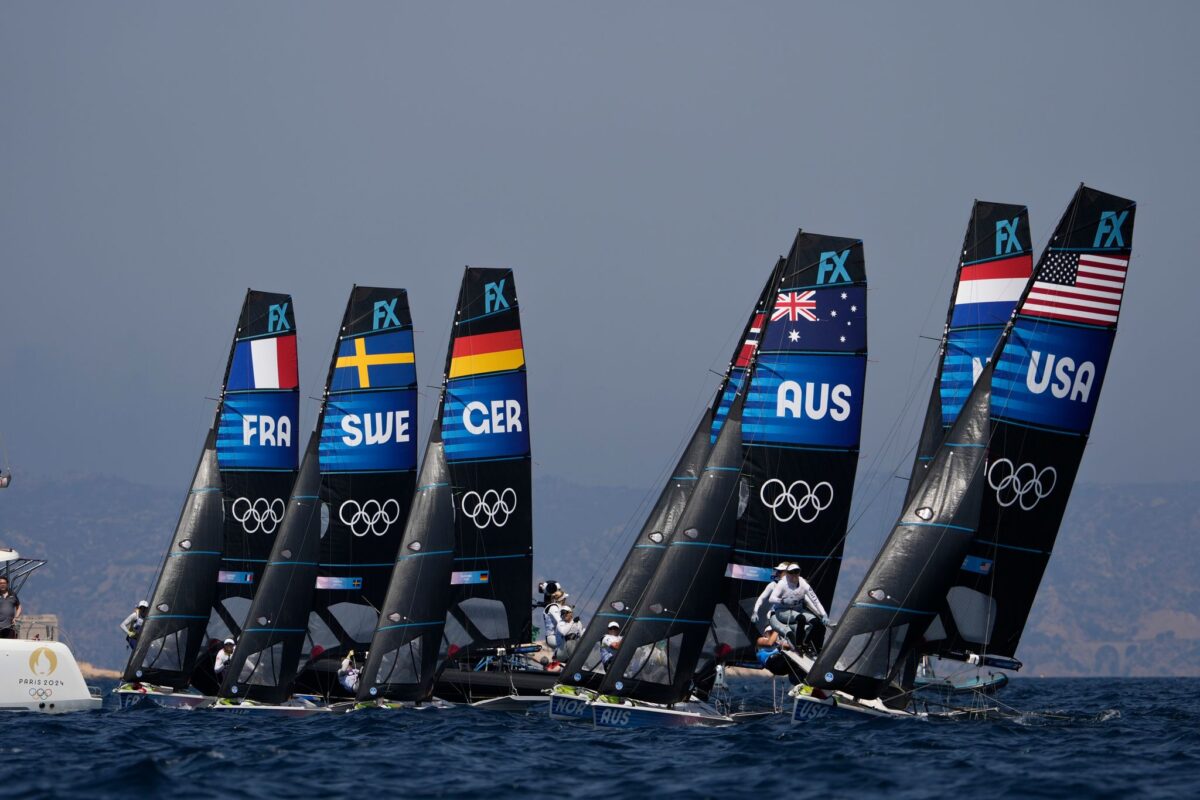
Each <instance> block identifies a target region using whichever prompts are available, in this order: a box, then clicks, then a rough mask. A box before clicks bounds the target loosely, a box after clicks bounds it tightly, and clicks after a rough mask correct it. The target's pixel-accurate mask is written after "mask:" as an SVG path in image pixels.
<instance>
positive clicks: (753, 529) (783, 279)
mask: <svg viewBox="0 0 1200 800" xmlns="http://www.w3.org/2000/svg"><path fill="white" fill-rule="evenodd" d="M774 295H775V296H774V297H773V298H772V301H771V303H770V304H769V305H768V310H769V312H770V313H769V319H768V320H767V322H766V329H765V331H764V332H763V336H762V343H761V345H760V347H759V351H758V356H757V359H758V360H757V365H756V367H755V371H754V378H753V380H752V381H751V384H750V389H749V393H748V394H747V397H746V411H745V417H744V420H743V424H742V436H743V439H744V441H745V463H744V465H743V469H742V483H741V486H740V487H739V491H740V499H741V502H742V503H743V504H744V506H745V511H744V513H742V514H741V515H739V518H738V523H737V538H736V541H735V543H734V548H733V552H732V556H731V558H730V563H729V566H728V568H727V570H726V580H725V592H724V598H723V602H722V603H721V605H719V606H718V608H717V611H716V615H715V617H714V626H713V632H714V638H713V640H712V641H711V642H710V644H711V646H712V648H713V650H712V653H711V656H712V657H713V658H717V657H720V656H722V655H724V656H725V657H727V658H733V659H738V660H745V659H747V658H751V657H752V654H753V647H754V641H755V639H756V638H757V636H758V627H757V626H756V625H755V624H754V623H753V622H752V620H751V613H752V611H753V608H754V603H755V600H756V599H757V598H758V596H759V594H760V593H761V592H762V590H763V587H764V586H765V583H766V582H767V581H769V580H770V579H771V572H772V568H773V567H774V566H775V565H776V564H777V563H779V562H781V561H786V562H794V563H797V564H799V565H800V567H801V569H802V572H803V575H804V577H805V579H806V580H807V581H808V582H809V584H811V585H812V587H813V589H814V591H815V592H816V593H817V596H818V597H819V598H820V599H821V602H822V604H823V605H824V606H825V607H826V608H828V607H829V605H830V604H831V602H832V601H833V593H834V590H835V589H836V587H837V579H838V574H839V572H840V571H841V565H842V549H843V543H844V541H845V537H846V528H847V526H848V524H849V518H850V500H851V497H852V495H853V491H854V478H855V474H856V472H857V469H858V451H859V442H860V438H861V434H862V409H863V398H864V390H865V382H866V369H867V276H866V262H865V258H864V256H863V245H862V241H861V240H859V239H848V238H841V237H834V236H825V235H822V234H817V233H808V232H803V231H801V232H799V233H797V235H796V238H795V241H794V242H793V244H792V248H791V251H790V252H789V253H788V257H787V261H786V263H785V264H784V265H783V268H782V271H781V273H780V275H779V277H778V289H777V290H776V291H775V292H774ZM760 624H761V622H760ZM706 653H707V651H706Z"/></svg>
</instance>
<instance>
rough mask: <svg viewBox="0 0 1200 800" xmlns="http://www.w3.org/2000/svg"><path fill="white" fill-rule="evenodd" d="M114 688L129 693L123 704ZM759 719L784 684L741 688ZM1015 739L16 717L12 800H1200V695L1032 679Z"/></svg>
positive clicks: (0, 776) (1014, 686) (1002, 731)
mask: <svg viewBox="0 0 1200 800" xmlns="http://www.w3.org/2000/svg"><path fill="white" fill-rule="evenodd" d="M105 688H106V689H108V688H111V685H109V686H106V687H105ZM733 691H734V693H735V695H736V696H737V699H738V700H739V701H742V702H745V703H746V704H747V705H748V706H755V705H761V704H763V703H767V704H769V703H770V702H771V684H770V682H769V681H764V680H743V681H738V682H737V683H736V684H735V685H734V687H733ZM999 699H1000V700H1001V701H1003V703H1004V704H1006V705H1008V706H1011V707H1012V708H1014V709H1019V713H1016V714H1015V715H1014V716H1013V717H1012V718H1010V719H1005V720H1001V721H973V722H972V721H960V722H948V721H941V722H915V721H896V720H872V719H862V720H859V719H850V720H846V719H833V718H826V719H823V720H820V721H816V722H810V723H807V724H805V725H796V726H791V725H789V723H788V717H787V715H779V716H776V717H771V718H767V719H762V720H759V721H756V722H752V723H747V724H745V725H741V726H738V727H735V728H724V729H690V730H669V731H668V730H654V731H650V730H642V731H596V730H593V729H591V728H590V727H585V726H582V725H573V724H567V723H557V722H551V721H550V720H549V719H548V718H547V717H546V716H545V715H544V713H543V714H537V713H529V714H524V715H520V714H506V713H499V712H485V711H479V710H475V709H470V708H456V709H453V710H448V711H434V710H430V711H424V712H418V713H413V712H403V711H401V712H371V713H355V714H346V715H336V716H335V715H317V716H313V717H309V718H307V719H294V720H286V719H254V720H247V719H245V718H242V717H235V716H227V715H224V714H216V713H205V712H203V711H196V712H185V711H167V710H159V709H155V710H133V711H119V710H116V709H115V708H113V707H111V701H106V707H105V708H104V710H102V711H97V712H85V713H77V714H67V715H63V716H57V717H51V716H43V715H34V714H28V715H26V714H12V715H10V716H8V717H0V725H2V726H3V727H2V731H3V732H2V734H0V794H2V796H3V797H4V798H6V799H7V798H19V799H20V800H30V798H38V797H80V798H101V797H171V798H185V797H223V798H237V797H304V798H330V797H353V798H359V799H360V800H383V798H390V797H482V798H506V797H525V798H539V799H544V800H552V799H553V798H562V797H603V798H614V797H639V798H640V797H654V798H659V797H713V798H730V797H754V798H763V799H764V800H767V799H768V798H770V799H771V800H784V799H785V798H787V799H788V800H791V798H808V797H820V798H839V797H870V796H880V797H889V798H921V797H955V798H965V797H970V798H978V797H1052V798H1059V799H1060V800H1065V799H1066V798H1073V797H1122V798H1125V797H1200V679H1018V680H1014V681H1013V682H1012V683H1011V684H1010V685H1009V687H1008V688H1007V689H1005V690H1004V691H1003V692H1002V693H1001V695H1000V697H999Z"/></svg>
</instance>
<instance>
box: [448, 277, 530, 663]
mask: <svg viewBox="0 0 1200 800" xmlns="http://www.w3.org/2000/svg"><path fill="white" fill-rule="evenodd" d="M445 375H446V380H445V386H444V389H443V395H442V403H441V408H440V409H439V410H438V411H439V413H438V419H439V420H440V421H441V436H442V442H443V448H444V452H445V458H446V463H447V466H448V469H449V474H450V483H451V485H452V486H453V488H454V506H455V514H454V527H455V543H454V570H453V573H452V575H451V578H450V580H451V583H452V585H453V587H454V589H453V592H452V596H451V605H450V613H449V616H448V617H447V619H446V628H445V637H446V644H447V646H448V648H450V649H452V650H454V651H455V652H456V653H458V652H462V653H463V656H464V657H465V656H467V655H469V653H470V652H471V650H472V649H477V648H481V647H504V646H511V645H514V644H519V643H521V642H527V641H529V637H530V633H531V631H530V625H531V618H530V605H529V594H530V591H531V589H532V582H533V513H532V477H531V464H530V450H529V405H528V399H527V393H526V378H525V348H524V343H523V341H522V338H521V317H520V309H519V306H518V303H517V288H516V285H515V283H514V280H513V272H512V270H511V269H489V268H475V267H468V268H467V269H466V271H465V273H464V275H463V280H462V287H461V289H460V291H459V296H458V305H457V308H456V309H455V315H454V328H453V331H452V333H451V337H450V347H449V351H448V352H447V354H446V372H445Z"/></svg>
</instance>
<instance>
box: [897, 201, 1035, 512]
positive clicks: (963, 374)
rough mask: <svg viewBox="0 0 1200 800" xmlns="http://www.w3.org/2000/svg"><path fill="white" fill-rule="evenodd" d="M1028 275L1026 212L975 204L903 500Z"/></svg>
mask: <svg viewBox="0 0 1200 800" xmlns="http://www.w3.org/2000/svg"><path fill="white" fill-rule="evenodd" d="M1032 272H1033V245H1032V242H1031V241H1030V237H1029V210H1028V209H1026V208H1025V206H1017V205H1008V204H1005V203H988V202H984V201H981V200H976V201H975V204H974V206H973V207H972V208H971V219H970V221H969V222H968V223H967V231H966V234H965V235H964V236H963V245H962V250H961V252H960V258H959V262H958V272H957V273H956V275H955V277H954V287H953V289H952V290H951V292H950V307H949V310H948V311H947V312H946V324H945V326H944V327H943V329H942V341H941V344H940V346H939V351H938V368H937V374H936V376H935V378H934V382H933V391H932V393H931V395H930V398H929V406H928V408H927V410H926V413H925V424H924V426H923V427H922V429H921V438H920V440H919V441H918V443H917V455H916V458H915V459H914V461H913V468H912V476H911V478H910V480H909V484H908V497H907V498H906V499H911V497H912V493H913V492H915V491H916V490H917V488H918V487H919V486H920V484H921V478H922V477H923V476H924V474H925V468H926V467H927V466H928V464H929V462H930V461H932V460H933V454H934V452H936V451H937V448H938V445H940V444H941V443H942V439H944V438H945V436H946V432H947V431H948V430H950V426H951V425H953V424H954V420H955V419H957V418H958V412H959V411H960V410H961V409H962V404H963V401H964V400H966V399H967V395H968V394H970V392H971V387H972V386H974V385H975V380H976V379H977V378H978V377H979V375H980V373H982V372H983V368H984V366H985V365H986V364H987V363H988V360H989V359H990V358H991V357H992V352H993V351H994V350H995V349H996V342H997V341H998V340H999V339H1000V334H1001V332H1003V330H1004V326H1005V325H1007V324H1008V321H1009V320H1010V319H1011V318H1012V315H1013V310H1014V309H1015V308H1016V307H1017V301H1019V300H1020V299H1021V295H1022V294H1023V293H1024V291H1025V286H1026V285H1027V284H1028V283H1029V276H1030V274H1031V273H1032Z"/></svg>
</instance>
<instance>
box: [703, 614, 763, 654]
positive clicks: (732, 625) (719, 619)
mask: <svg viewBox="0 0 1200 800" xmlns="http://www.w3.org/2000/svg"><path fill="white" fill-rule="evenodd" d="M709 632H710V636H709V638H708V643H709V644H710V645H711V647H706V648H705V650H706V651H707V652H706V653H705V654H706V655H713V656H715V655H716V652H717V650H719V649H721V647H722V645H728V646H729V647H732V648H733V649H734V650H735V651H737V650H745V649H747V648H749V647H750V645H752V644H753V642H751V641H750V637H749V636H747V635H746V632H745V630H744V629H743V628H742V626H741V625H739V624H738V621H737V618H736V617H735V616H734V615H733V612H732V611H730V610H729V606H727V605H725V604H724V603H718V604H717V608H716V610H715V611H714V612H713V624H712V628H711V629H710V631H709ZM714 637H715V638H714Z"/></svg>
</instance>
